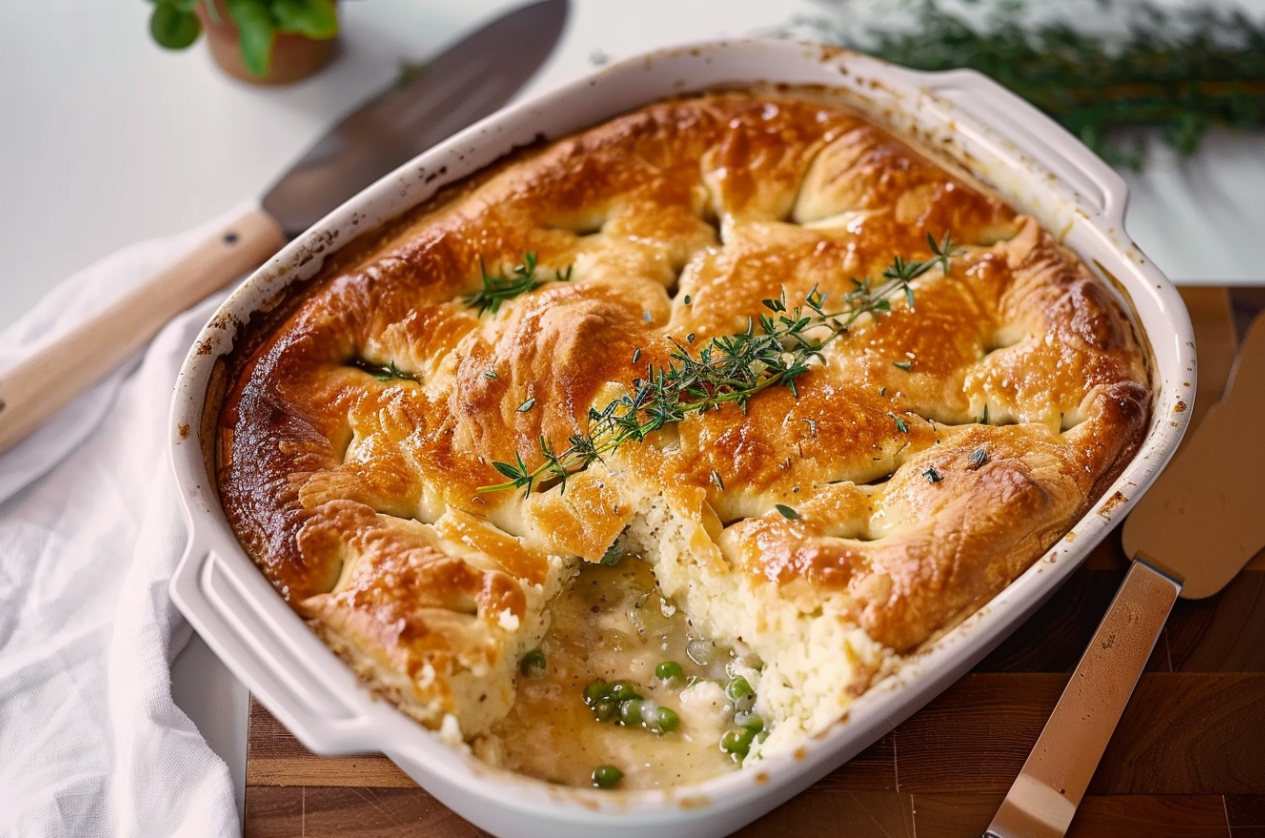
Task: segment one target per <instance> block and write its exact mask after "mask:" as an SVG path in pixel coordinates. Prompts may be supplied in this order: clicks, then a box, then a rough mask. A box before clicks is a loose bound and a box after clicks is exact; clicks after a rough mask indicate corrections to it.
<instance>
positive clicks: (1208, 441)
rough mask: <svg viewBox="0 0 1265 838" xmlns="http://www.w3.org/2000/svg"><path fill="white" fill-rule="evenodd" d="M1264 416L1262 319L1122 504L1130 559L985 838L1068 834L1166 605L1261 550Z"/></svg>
mask: <svg viewBox="0 0 1265 838" xmlns="http://www.w3.org/2000/svg"><path fill="white" fill-rule="evenodd" d="M1263 417H1265V316H1259V317H1257V318H1256V322H1255V323H1253V325H1252V328H1251V329H1250V330H1249V332H1248V335H1247V338H1246V339H1245V340H1244V342H1243V346H1242V347H1241V349H1240V351H1239V357H1238V359H1237V361H1236V362H1235V368H1234V370H1233V371H1232V372H1231V375H1230V383H1229V385H1228V386H1227V388H1226V394H1225V397H1224V398H1223V399H1222V401H1221V402H1219V403H1218V404H1216V405H1214V406H1213V407H1212V408H1210V409H1209V411H1208V413H1207V415H1206V417H1205V418H1204V420H1203V422H1202V423H1201V424H1200V425H1199V427H1198V428H1197V429H1196V430H1195V431H1194V435H1193V436H1192V437H1190V438H1189V439H1187V441H1186V443H1185V444H1184V445H1183V447H1182V448H1181V450H1180V451H1178V453H1177V455H1176V456H1175V457H1174V458H1173V461H1172V462H1171V463H1170V464H1169V466H1168V467H1167V468H1166V469H1165V470H1164V472H1163V474H1161V475H1160V477H1159V478H1158V479H1157V480H1156V482H1155V483H1154V485H1152V487H1151V489H1150V490H1149V491H1148V492H1147V493H1146V495H1145V496H1144V497H1143V498H1142V499H1141V500H1140V501H1139V502H1138V505H1137V506H1136V507H1135V508H1134V510H1133V511H1132V512H1130V513H1129V517H1128V519H1127V520H1126V521H1125V525H1124V549H1125V552H1126V553H1127V554H1128V555H1130V556H1132V557H1133V565H1132V567H1130V568H1129V573H1128V574H1127V575H1126V576H1125V580H1124V584H1123V585H1122V586H1121V588H1120V591H1119V592H1118V593H1117V594H1116V598H1115V600H1113V601H1112V603H1111V608H1110V609H1109V610H1108V611H1107V615H1106V616H1105V617H1104V618H1103V621H1102V624H1101V625H1100V626H1099V627H1098V631H1097V633H1096V634H1095V635H1094V639H1093V640H1092V641H1091V642H1090V644H1089V648H1088V649H1086V650H1085V654H1084V656H1083V657H1082V658H1081V660H1080V663H1079V664H1077V666H1076V671H1075V672H1074V673H1073V674H1072V679H1071V681H1070V682H1069V683H1068V685H1067V688H1066V689H1065V690H1064V691H1063V695H1062V697H1060V698H1059V702H1058V704H1057V705H1056V706H1055V708H1054V712H1053V713H1052V714H1051V716H1050V720H1049V721H1048V722H1047V723H1046V726H1045V729H1044V730H1043V731H1042V732H1041V736H1040V738H1038V739H1037V743H1036V745H1035V746H1034V747H1033V749H1032V753H1031V754H1030V755H1029V756H1028V760H1027V762H1025V763H1024V766H1023V770H1022V771H1020V772H1019V777H1018V778H1017V779H1016V780H1015V783H1014V785H1013V786H1011V788H1010V791H1009V792H1008V793H1007V794H1006V799H1005V800H1004V801H1002V804H1001V807H1000V808H999V809H998V810H997V814H996V816H994V818H993V822H992V823H991V824H989V826H988V831H987V833H985V836H986V838H1054V837H1055V836H1061V835H1063V834H1064V833H1066V831H1067V827H1068V825H1069V824H1070V823H1071V821H1072V816H1073V815H1075V814H1076V807H1077V806H1078V805H1079V804H1080V801H1081V798H1082V797H1083V796H1084V794H1085V789H1086V788H1087V787H1088V786H1089V781H1090V778H1091V777H1093V775H1094V770H1095V769H1096V768H1097V767H1098V761H1099V760H1100V759H1101V758H1102V754H1103V751H1104V750H1105V749H1106V747H1107V741H1108V740H1109V739H1110V738H1111V734H1112V732H1113V731H1114V730H1115V728H1116V723H1117V722H1118V721H1119V720H1120V715H1121V714H1122V713H1123V712H1124V708H1125V705H1126V704H1127V703H1128V701H1129V696H1130V695H1132V694H1133V688H1134V687H1135V686H1136V685H1137V682H1138V678H1139V677H1140V676H1141V674H1142V668H1143V666H1144V665H1145V664H1146V661H1147V658H1149V657H1150V655H1151V650H1152V648H1153V647H1154V646H1155V641H1156V640H1157V639H1158V637H1159V634H1160V630H1161V629H1162V628H1163V627H1164V622H1165V621H1166V620H1167V619H1168V614H1169V611H1170V610H1171V609H1172V607H1173V602H1174V601H1175V600H1176V599H1177V597H1178V595H1179V594H1180V595H1181V596H1182V597H1183V598H1185V599H1203V598H1204V597H1209V596H1212V595H1213V594H1215V593H1217V592H1218V591H1220V590H1221V589H1222V588H1223V587H1225V585H1226V584H1227V583H1228V582H1229V581H1230V580H1231V579H1233V578H1234V576H1235V574H1237V573H1238V572H1239V571H1240V570H1241V569H1242V568H1243V565H1244V564H1246V563H1247V560H1248V559H1250V558H1251V557H1252V556H1253V555H1255V554H1256V553H1257V552H1258V551H1259V550H1260V549H1261V548H1262V547H1265V514H1262V510H1261V504H1260V495H1259V494H1258V492H1259V489H1260V479H1261V474H1263V473H1265V438H1262V436H1261V432H1262V431H1265V418H1263Z"/></svg>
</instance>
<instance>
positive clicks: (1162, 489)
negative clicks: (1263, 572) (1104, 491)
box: [1122, 315, 1265, 599]
mask: <svg viewBox="0 0 1265 838" xmlns="http://www.w3.org/2000/svg"><path fill="white" fill-rule="evenodd" d="M1262 416H1265V315H1262V316H1258V317H1257V318H1256V320H1255V322H1254V323H1253V324H1252V326H1251V327H1250V328H1249V329H1248V332H1247V335H1246V337H1244V339H1243V345H1242V346H1241V347H1240V349H1239V354H1238V356H1237V358H1236V360H1235V365H1234V369H1232V370H1231V372H1230V380H1229V383H1228V384H1227V385H1226V395H1225V398H1223V399H1222V400H1221V401H1220V402H1218V403H1217V404H1215V405H1213V406H1212V407H1211V408H1209V409H1208V412H1207V414H1206V415H1205V416H1204V419H1203V421H1202V422H1201V423H1200V425H1199V427H1198V428H1196V429H1195V432H1194V433H1193V435H1191V436H1190V438H1189V439H1187V440H1186V443H1185V444H1184V445H1183V446H1182V447H1181V449H1179V450H1178V452H1177V454H1176V455H1175V456H1174V457H1173V459H1172V461H1171V462H1170V463H1169V464H1168V466H1167V467H1165V469H1164V471H1163V473H1162V474H1160V476H1159V477H1158V478H1156V480H1155V483H1154V484H1152V486H1151V488H1150V489H1149V490H1147V493H1146V495H1145V496H1143V497H1142V498H1141V499H1140V500H1139V501H1138V504H1137V506H1136V507H1135V508H1134V509H1133V510H1132V511H1131V512H1130V513H1129V517H1128V518H1127V519H1125V523H1124V531H1123V533H1122V541H1123V543H1124V549H1125V552H1126V553H1127V554H1128V555H1129V556H1131V557H1133V558H1135V559H1136V558H1145V559H1146V560H1147V561H1149V562H1150V563H1151V564H1153V565H1156V566H1157V567H1159V568H1160V569H1161V570H1163V571H1164V572H1165V573H1167V574H1169V575H1170V576H1173V577H1175V578H1177V579H1180V580H1181V581H1182V593H1181V596H1182V599H1203V598H1205V597H1210V596H1212V595H1213V594H1215V593H1217V592H1218V591H1220V590H1221V589H1222V588H1223V587H1225V586H1226V584H1228V583H1229V581H1230V580H1231V579H1233V578H1234V577H1235V576H1236V575H1237V574H1238V572H1239V571H1240V570H1242V569H1243V565H1245V564H1247V561H1248V559H1250V558H1252V556H1254V555H1255V554H1256V553H1257V552H1259V551H1260V549H1261V548H1262V547H1265V515H1262V514H1261V500H1260V495H1258V494H1257V492H1259V491H1260V480H1261V475H1262V474H1265V444H1263V443H1262V441H1261V439H1260V438H1259V437H1258V435H1257V434H1258V433H1259V429H1260V425H1261V417H1262Z"/></svg>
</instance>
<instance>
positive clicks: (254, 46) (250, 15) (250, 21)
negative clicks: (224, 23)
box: [228, 0, 277, 76]
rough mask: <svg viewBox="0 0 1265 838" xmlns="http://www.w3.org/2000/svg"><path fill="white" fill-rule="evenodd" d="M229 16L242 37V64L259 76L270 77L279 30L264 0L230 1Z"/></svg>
mask: <svg viewBox="0 0 1265 838" xmlns="http://www.w3.org/2000/svg"><path fill="white" fill-rule="evenodd" d="M228 15H229V17H230V18H232V19H233V23H235V24H236V25H237V30H238V32H240V33H241V44H240V46H241V51H242V60H243V61H244V62H245V63H246V69H247V70H249V71H250V72H251V73H252V74H254V75H256V76H266V75H268V70H269V69H270V68H271V67H272V46H273V44H274V43H275V42H276V40H277V29H276V26H275V25H274V24H273V22H272V15H271V14H269V12H268V7H267V6H265V5H264V4H263V2H262V1H261V0H228Z"/></svg>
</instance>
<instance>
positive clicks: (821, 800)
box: [245, 287, 1265, 838]
mask: <svg viewBox="0 0 1265 838" xmlns="http://www.w3.org/2000/svg"><path fill="white" fill-rule="evenodd" d="M1182 296H1183V297H1184V298H1185V300H1186V304H1187V306H1188V308H1189V309H1190V312H1191V318H1192V320H1193V321H1194V324H1195V333H1196V340H1197V343H1198V351H1199V363H1200V369H1199V382H1198V393H1197V401H1196V405H1195V409H1194V414H1193V417H1192V419H1193V421H1195V422H1198V421H1199V419H1200V418H1202V416H1203V414H1204V412H1205V411H1206V410H1207V408H1208V406H1209V405H1210V404H1211V403H1212V402H1214V401H1216V400H1217V398H1218V397H1219V396H1220V393H1221V391H1222V390H1223V388H1224V385H1225V380H1226V377H1227V375H1228V373H1229V371H1230V367H1231V364H1232V362H1233V359H1234V351H1235V348H1236V346H1237V342H1238V339H1239V336H1240V335H1241V334H1242V332H1243V330H1244V328H1245V327H1246V324H1247V323H1248V322H1250V319H1251V318H1252V317H1253V316H1255V314H1256V313H1258V312H1259V311H1261V310H1262V309H1263V308H1265V293H1262V292H1260V291H1256V290H1251V291H1249V290H1239V289H1236V290H1233V291H1228V290H1226V289H1223V288H1209V287H1201V288H1185V289H1182ZM1260 437H1261V434H1260V429H1259V428H1258V429H1255V430H1245V432H1244V437H1243V440H1240V442H1241V443H1244V444H1263V443H1261V442H1260ZM1263 511H1265V504H1263ZM1126 567H1127V559H1126V557H1125V556H1124V554H1123V552H1122V550H1121V548H1120V542H1119V536H1118V534H1116V535H1112V536H1110V537H1109V538H1108V539H1107V540H1106V541H1105V542H1104V543H1103V544H1102V545H1100V546H1099V547H1098V549H1097V550H1095V551H1094V552H1093V553H1092V554H1091V555H1090V557H1089V558H1088V560H1087V561H1086V562H1085V564H1084V565H1083V566H1082V567H1081V568H1080V569H1079V570H1078V571H1077V572H1076V573H1075V574H1074V575H1073V576H1072V578H1071V579H1070V580H1069V581H1068V582H1067V584H1065V585H1064V586H1063V588H1062V589H1060V590H1059V591H1058V592H1057V593H1056V594H1055V595H1054V596H1053V597H1052V598H1051V599H1050V601H1049V602H1048V603H1047V604H1046V605H1045V606H1044V607H1043V608H1041V610H1040V611H1038V612H1037V613H1036V615H1034V616H1033V617H1032V618H1031V619H1030V620H1028V621H1027V622H1026V623H1025V624H1024V625H1023V626H1021V627H1020V628H1019V629H1018V631H1016V632H1015V633H1014V634H1013V635H1012V636H1011V637H1010V638H1008V639H1007V640H1006V641H1004V642H1003V643H1002V644H1001V645H1000V646H999V647H998V648H997V649H996V650H995V651H994V652H993V653H992V654H990V655H989V656H988V657H987V658H985V659H984V660H983V661H982V662H981V663H980V664H979V666H977V667H976V668H975V669H974V670H972V671H971V672H970V673H969V674H968V675H967V676H966V677H964V678H963V679H962V680H960V681H959V682H957V683H956V684H954V685H953V686H951V687H949V689H947V690H946V691H945V692H944V693H943V694H941V695H940V696H939V697H938V698H936V699H935V700H934V701H932V702H931V703H930V704H928V705H927V706H926V707H925V708H924V709H923V710H921V711H920V712H918V713H916V714H915V715H914V716H912V717H911V718H909V719H908V720H907V721H906V722H905V723H904V724H902V725H900V726H899V727H897V728H896V729H895V730H893V731H892V732H891V733H889V734H888V735H886V736H884V737H883V738H882V739H880V740H879V741H878V742H876V743H875V744H874V745H873V746H871V747H870V748H868V749H867V750H866V751H864V752H863V753H861V754H860V755H858V756H857V757H856V758H855V759H853V760H852V761H851V762H849V763H847V764H846V765H843V766H842V767H840V768H839V769H837V770H836V771H835V772H834V773H832V774H830V775H829V776H828V777H826V778H825V779H823V780H822V781H821V782H819V783H818V784H817V785H815V786H813V787H812V788H811V789H809V790H808V791H807V792H805V793H804V794H801V795H800V796H799V797H797V798H795V799H794V800H792V801H791V802H789V803H787V804H786V805H784V806H782V807H781V808H779V809H776V810H774V811H773V812H771V813H770V814H769V815H767V816H765V817H764V818H762V819H761V820H759V821H757V822H755V823H753V824H751V825H750V826H748V827H747V828H745V829H743V830H742V831H740V832H739V833H737V834H738V835H739V836H743V838H764V836H788V835H794V836H798V835H803V836H813V838H835V836H838V837H839V838H842V837H843V836H849V838H868V837H869V836H883V838H915V836H916V838H941V836H943V838H969V836H975V835H978V834H979V833H980V832H981V831H982V830H983V829H984V827H985V826H987V825H988V822H989V821H990V820H991V818H992V815H993V813H994V812H995V811H996V809H997V806H998V804H999V803H1000V802H1001V799H1002V797H1003V796H1005V793H1006V791H1007V789H1008V788H1009V787H1010V784H1011V782H1012V781H1013V780H1014V778H1015V775H1016V774H1017V773H1018V772H1019V768H1020V766H1021V765H1022V764H1023V761H1024V759H1025V758H1026V757H1027V755H1028V751H1029V749H1030V748H1031V747H1032V743H1033V741H1034V740H1035V739H1036V737H1037V734H1038V733H1039V732H1040V731H1041V728H1042V726H1043V725H1044V724H1045V719H1046V717H1047V716H1048V715H1049V713H1050V711H1051V709H1053V707H1054V703H1055V701H1056V700H1057V698H1058V696H1059V693H1060V692H1061V691H1062V689H1063V685H1064V683H1065V682H1066V680H1067V677H1068V675H1069V674H1070V672H1071V670H1072V668H1073V667H1074V666H1075V664H1076V661H1077V659H1078V658H1079V656H1080V653H1081V652H1082V651H1083V649H1084V648H1085V645H1086V643H1088V641H1089V639H1090V637H1091V636H1092V634H1093V632H1094V629H1095V628H1096V626H1097V624H1098V621H1099V619H1100V618H1101V617H1102V615H1103V613H1104V612H1105V611H1106V609H1107V605H1108V603H1109V602H1110V600H1111V597H1112V596H1113V595H1114V594H1115V591H1116V589H1117V588H1118V587H1119V585H1120V582H1121V580H1122V579H1123V578H1124V572H1125V569H1126ZM245 834H246V835H247V836H248V838H273V836H285V838H290V836H305V838H316V836H335V835H340V836H375V838H394V837H395V836H425V838H466V836H484V835H486V834H487V833H484V832H482V831H481V830H479V829H476V828H475V827H473V826H471V825H470V824H468V823H467V822H466V821H464V820H462V819H461V818H459V817H458V816H457V815H455V814H453V813H452V812H450V811H448V810H447V809H446V808H444V807H443V806H442V805H441V804H439V803H437V802H436V801H435V800H434V798H432V797H431V796H430V795H428V794H427V793H426V792H425V791H423V790H421V789H420V788H418V787H417V786H416V785H415V784H414V783H413V781H412V780H410V779H409V778H408V777H407V776H406V775H405V774H404V773H403V772H402V771H400V770H399V769H398V768H396V767H395V765H393V764H392V763H391V762H389V761H388V760H387V759H386V758H384V757H381V756H377V755H364V756H352V757H318V756H315V755H313V754H311V753H310V752H309V751H307V750H306V749H305V748H304V747H303V746H302V745H300V744H299V743H298V742H297V741H296V740H295V739H294V737H292V736H291V735H290V734H289V733H288V732H286V730H285V729H284V728H283V727H282V726H281V725H280V724H279V723H278V722H277V721H276V720H275V719H274V718H273V717H272V716H271V715H270V714H269V713H268V711H267V710H265V709H264V708H263V707H262V706H260V705H259V704H257V703H254V702H252V707H251V718H250V738H249V743H248V752H247V767H246V823H245ZM1068 834H1069V835H1071V836H1084V837H1085V838H1098V837H1099V836H1110V837H1111V838H1134V837H1136V838H1167V836H1174V838H1176V837H1178V836H1181V837H1182V838H1186V837H1187V836H1188V837H1189V838H1204V836H1207V837H1208V838H1213V837H1214V836H1216V838H1265V554H1260V555H1257V556H1255V557H1254V558H1253V559H1252V560H1251V561H1250V562H1249V564H1248V567H1247V569H1246V570H1245V572H1243V573H1241V574H1240V575H1239V576H1238V577H1237V578H1236V579H1235V580H1234V581H1233V582H1231V583H1230V585H1229V586H1228V587H1227V588H1226V589H1225V591H1223V592H1222V593H1221V594H1220V595H1219V596H1216V597H1213V598H1212V599H1209V600H1205V601H1201V602H1188V601H1185V600H1179V601H1178V603H1177V605H1176V607H1175V608H1174V611H1173V614H1172V616H1171V618H1170V619H1169V621H1168V624H1167V626H1166V627H1165V629H1164V633H1163V636H1162V637H1161V638H1160V641H1159V643H1158V644H1157V645H1156V649H1155V652H1154V653H1153V654H1152V656H1151V659H1150V662H1149V663H1148V665H1147V671H1146V672H1145V673H1144V674H1143V676H1142V679H1141V681H1140V683H1139V684H1138V688H1137V691H1136V692H1135V693H1134V696H1133V699H1132V700H1131V702H1130V704H1129V707H1128V709H1127V710H1126V711H1125V715H1124V718H1123V719H1122V721H1121V723H1120V727H1119V728H1118V729H1117V731H1116V734H1115V736H1114V738H1113V739H1112V742H1111V745H1110V746H1109V747H1108V749H1107V752H1106V754H1105V755H1104V756H1103V760H1102V764H1101V765H1100V766H1099V768H1098V771H1097V773H1096V774H1095V775H1094V779H1093V782H1092V783H1091V784H1090V787H1089V792H1088V794H1087V796H1086V798H1085V800H1084V802H1083V803H1082V804H1081V807H1080V810H1079V812H1078V813H1077V815H1076V819H1075V820H1074V821H1073V822H1072V827H1071V831H1070V832H1069V833H1068Z"/></svg>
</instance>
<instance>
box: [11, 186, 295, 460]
mask: <svg viewBox="0 0 1265 838" xmlns="http://www.w3.org/2000/svg"><path fill="white" fill-rule="evenodd" d="M284 244H285V234H284V233H283V232H282V229H281V226H280V225H279V224H277V222H276V221H275V220H274V219H273V218H272V216H270V215H268V213H266V212H264V211H263V210H262V209H253V210H250V211H248V212H246V213H245V214H243V215H242V216H240V217H238V218H235V219H233V221H231V222H230V223H228V224H226V225H224V226H223V227H221V228H220V229H219V230H217V231H216V232H215V234H214V235H212V236H211V237H210V238H208V239H207V240H206V241H204V242H203V243H202V244H200V245H199V246H198V247H196V248H194V250H193V252H191V253H190V254H189V255H187V256H186V257H184V258H183V259H181V260H180V261H179V262H177V263H176V264H175V265H172V266H171V267H170V268H168V269H167V270H165V271H163V272H162V273H160V274H158V275H157V276H155V277H153V278H152V279H149V280H147V281H145V282H143V283H141V285H140V286H139V287H137V288H136V289H135V290H133V291H131V292H130V293H128V294H127V295H126V296H124V297H123V298H122V299H120V300H119V301H118V302H116V303H114V304H113V305H111V306H110V307H109V308H106V309H104V310H102V311H101V312H100V313H99V314H97V315H94V316H93V317H92V318H91V319H89V320H88V321H86V322H84V323H82V324H81V325H79V326H77V327H76V328H75V329H74V330H72V331H71V332H69V333H68V334H65V335H61V336H59V337H57V338H56V339H55V340H53V341H52V342H50V343H49V344H47V345H46V346H42V347H39V348H37V349H35V350H34V351H32V353H31V355H30V356H29V357H28V358H26V359H25V360H23V361H22V362H21V363H19V364H18V365H17V366H16V367H13V368H11V369H8V370H5V371H3V372H0V453H2V452H4V451H7V450H8V449H9V448H10V447H12V446H13V445H14V444H16V443H17V442H18V441H19V440H21V439H22V438H23V437H25V436H26V435H27V434H29V433H30V432H31V431H33V430H34V429H35V428H36V427H38V426H39V425H40V423H42V422H44V421H45V420H46V419H48V418H49V417H50V416H52V414H53V413H54V412H56V411H57V410H58V409H60V408H61V407H63V406H64V405H65V404H66V403H67V402H69V401H70V400H71V399H73V398H74V397H75V396H77V395H79V394H80V393H82V392H83V391H84V390H86V389H87V388H88V387H90V386H91V385H92V384H94V383H95V382H96V381H98V380H99V379H100V378H101V377H102V376H104V375H105V374H106V373H107V372H109V371H110V370H112V369H114V368H115V367H117V366H118V365H119V364H121V363H122V362H123V361H125V360H126V359H127V358H128V357H129V356H131V354H132V353H133V352H135V351H136V350H138V349H140V348H141V347H142V346H144V345H145V344H146V343H147V342H149V340H150V339H151V338H153V337H154V335H156V334H157V333H158V331H159V329H161V328H162V327H163V325H164V324H165V323H167V321H169V320H170V319H171V318H173V317H175V316H176V315H177V314H179V313H180V312H181V311H183V310H185V309H186V308H188V307H189V306H191V305H193V304H195V303H197V302H198V301H200V300H202V299H203V298H205V297H206V296H207V295H208V294H210V293H211V292H213V291H215V290H216V289H218V288H222V287H223V286H224V285H226V284H228V283H229V282H232V281H233V280H234V279H236V278H238V277H239V276H241V275H242V274H244V273H246V272H247V271H249V270H251V269H252V268H255V267H257V266H258V265H260V264H262V263H263V261H264V260H265V259H267V258H268V257H269V256H272V255H273V254H275V253H276V252H277V251H278V250H280V249H281V247H282V245H284Z"/></svg>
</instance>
